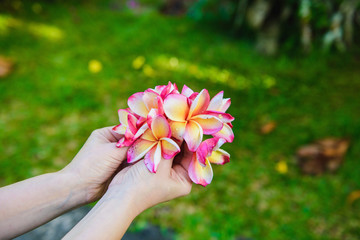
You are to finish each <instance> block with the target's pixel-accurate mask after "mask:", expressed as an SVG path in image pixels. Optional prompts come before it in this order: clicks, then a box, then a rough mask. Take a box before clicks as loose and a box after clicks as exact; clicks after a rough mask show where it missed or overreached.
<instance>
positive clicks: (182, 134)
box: [164, 89, 224, 152]
mask: <svg viewBox="0 0 360 240" xmlns="http://www.w3.org/2000/svg"><path fill="white" fill-rule="evenodd" d="M183 92H184V91H183ZM191 96H194V98H191ZM191 96H190V97H189V98H188V97H186V96H185V95H183V94H178V93H172V94H169V95H168V96H167V97H166V98H165V99H164V112H165V115H166V116H167V117H168V118H169V119H170V120H171V121H172V122H171V124H170V125H171V129H172V131H173V137H175V138H176V139H177V140H182V139H184V140H185V142H186V143H187V145H188V147H189V150H190V151H192V152H195V151H196V149H197V148H198V147H199V145H200V143H201V141H202V138H203V134H215V133H217V132H218V131H220V130H221V129H222V128H223V125H224V124H223V122H222V121H221V120H220V119H219V118H217V117H215V116H213V115H209V114H206V113H204V112H205V111H206V109H207V108H208V106H209V102H210V96H209V93H208V91H207V90H206V89H203V90H202V91H201V92H200V93H198V94H197V93H192V94H191Z"/></svg>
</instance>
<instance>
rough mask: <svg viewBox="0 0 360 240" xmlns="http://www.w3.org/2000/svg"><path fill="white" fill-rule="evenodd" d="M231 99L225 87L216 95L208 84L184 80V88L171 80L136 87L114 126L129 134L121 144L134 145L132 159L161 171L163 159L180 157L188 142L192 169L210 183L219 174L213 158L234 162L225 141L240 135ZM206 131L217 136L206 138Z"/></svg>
mask: <svg viewBox="0 0 360 240" xmlns="http://www.w3.org/2000/svg"><path fill="white" fill-rule="evenodd" d="M230 104H231V101H230V99H229V98H225V99H224V92H223V91H221V92H219V93H218V94H217V95H216V96H214V97H213V98H212V99H211V100H210V96H209V93H208V91H207V90H206V89H203V90H202V91H201V92H200V93H198V92H194V91H193V90H191V89H190V88H189V87H187V86H186V85H184V87H183V89H182V91H181V93H179V90H178V88H177V86H176V84H172V83H171V82H169V83H168V84H167V85H161V86H156V87H155V88H153V89H151V88H149V89H147V90H146V91H144V92H138V93H135V94H133V95H132V96H130V98H129V100H128V105H129V108H127V109H120V110H119V120H120V124H119V125H117V126H115V127H114V128H113V130H114V131H115V132H117V133H119V134H122V135H124V136H123V138H121V139H120V140H119V141H118V143H117V144H116V146H117V147H129V149H128V151H127V161H128V162H129V163H134V162H136V161H138V160H141V159H144V163H145V165H146V166H147V168H148V169H149V171H150V172H153V173H155V172H156V171H157V168H158V166H159V163H160V162H161V161H162V160H163V159H165V160H168V159H172V158H174V157H175V155H176V154H177V153H179V152H180V146H181V145H182V144H185V145H187V148H188V149H189V150H190V151H191V152H193V155H192V159H191V163H190V164H189V168H188V174H189V176H190V178H191V179H192V181H193V182H194V183H197V184H201V185H203V186H206V185H207V184H209V183H210V182H211V180H212V178H213V172H212V168H211V163H214V164H225V163H227V162H229V158H230V154H229V153H227V152H225V151H224V150H222V149H220V146H221V145H223V144H224V143H225V142H232V141H233V139H234V133H233V131H232V127H233V126H232V123H231V122H232V121H233V120H234V117H232V116H231V115H230V114H228V113H226V110H227V109H228V108H229V106H230ZM203 135H212V136H213V138H210V139H207V140H205V141H203V142H202V140H203ZM183 140H185V141H183Z"/></svg>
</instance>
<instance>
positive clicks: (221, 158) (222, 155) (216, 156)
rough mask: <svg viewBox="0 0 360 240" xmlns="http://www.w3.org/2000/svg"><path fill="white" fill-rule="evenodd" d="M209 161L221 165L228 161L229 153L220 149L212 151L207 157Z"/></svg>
mask: <svg viewBox="0 0 360 240" xmlns="http://www.w3.org/2000/svg"><path fill="white" fill-rule="evenodd" d="M207 159H208V160H209V161H210V162H211V163H214V164H219V165H223V164H225V163H228V162H229V161H230V154H229V153H228V152H226V151H224V150H222V149H218V150H216V151H213V152H212V154H211V156H210V157H208V158H207Z"/></svg>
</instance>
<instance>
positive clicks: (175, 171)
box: [64, 153, 192, 239]
mask: <svg viewBox="0 0 360 240" xmlns="http://www.w3.org/2000/svg"><path fill="white" fill-rule="evenodd" d="M191 156H192V154H191V153H185V154H184V155H180V154H179V155H178V156H177V157H176V160H175V162H178V161H177V160H179V164H175V165H173V160H162V161H161V162H160V164H159V167H158V169H157V172H156V173H151V172H149V170H148V169H147V168H146V166H145V164H144V162H143V161H144V160H141V161H139V162H137V163H135V164H133V165H131V166H128V167H126V168H124V169H123V170H121V171H120V172H119V173H117V174H116V176H115V177H114V178H113V180H112V181H111V183H110V185H109V188H108V190H107V191H106V193H105V195H104V196H103V197H102V198H101V199H100V201H99V202H98V203H97V204H96V205H95V207H94V208H93V209H92V210H91V211H90V212H89V213H88V214H87V215H86V216H85V217H84V218H83V219H82V220H81V221H80V222H79V223H78V224H77V225H76V226H75V227H74V228H73V229H72V230H71V231H70V232H69V233H68V234H67V235H66V236H65V237H64V239H121V238H122V236H123V235H124V233H125V232H126V230H127V228H128V227H129V225H130V223H131V222H132V221H133V219H134V218H135V217H136V216H137V215H139V214H140V213H141V212H142V211H144V210H145V209H147V208H149V207H151V206H154V205H156V204H158V203H161V202H165V201H168V200H171V199H173V198H176V197H180V196H183V195H187V194H189V193H190V191H191V186H192V182H191V180H190V178H189V176H188V173H187V167H188V165H189V162H190V160H191Z"/></svg>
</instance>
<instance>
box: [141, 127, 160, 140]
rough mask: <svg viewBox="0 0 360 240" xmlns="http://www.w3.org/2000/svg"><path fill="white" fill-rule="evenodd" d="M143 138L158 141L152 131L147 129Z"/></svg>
mask: <svg viewBox="0 0 360 240" xmlns="http://www.w3.org/2000/svg"><path fill="white" fill-rule="evenodd" d="M141 138H142V139H145V140H148V141H152V142H155V141H157V139H156V138H155V136H154V134H153V132H152V131H151V129H147V130H146V131H145V132H144V134H143V135H141Z"/></svg>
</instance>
